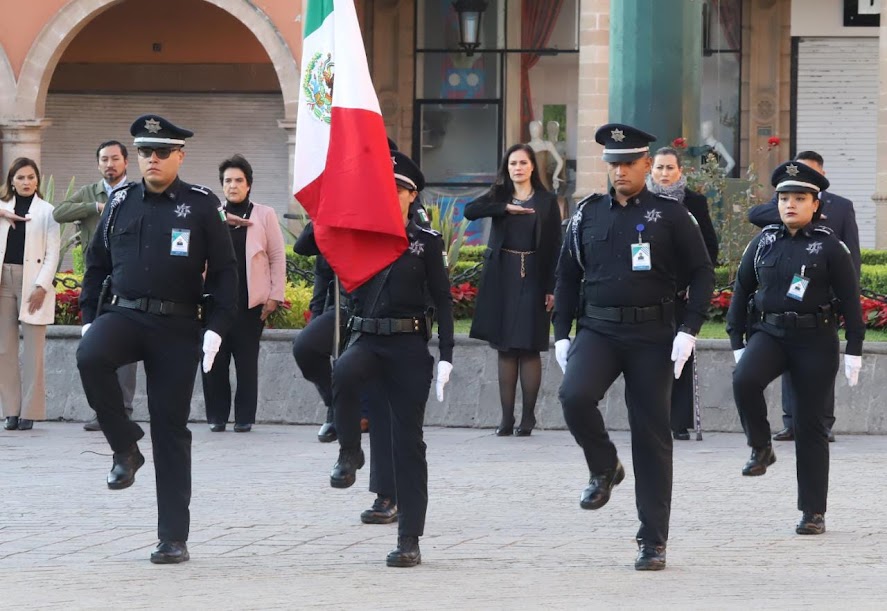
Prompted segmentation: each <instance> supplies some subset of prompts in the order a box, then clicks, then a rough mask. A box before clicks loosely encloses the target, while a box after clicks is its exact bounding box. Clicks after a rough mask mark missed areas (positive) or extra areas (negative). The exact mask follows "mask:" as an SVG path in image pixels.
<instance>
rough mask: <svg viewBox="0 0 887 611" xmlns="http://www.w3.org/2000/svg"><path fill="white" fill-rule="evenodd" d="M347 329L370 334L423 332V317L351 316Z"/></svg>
mask: <svg viewBox="0 0 887 611" xmlns="http://www.w3.org/2000/svg"><path fill="white" fill-rule="evenodd" d="M348 329H349V330H351V331H357V332H359V333H369V334H370V335H395V334H397V333H424V332H425V319H424V318H361V317H360V316H352V317H351V319H350V320H349V321H348Z"/></svg>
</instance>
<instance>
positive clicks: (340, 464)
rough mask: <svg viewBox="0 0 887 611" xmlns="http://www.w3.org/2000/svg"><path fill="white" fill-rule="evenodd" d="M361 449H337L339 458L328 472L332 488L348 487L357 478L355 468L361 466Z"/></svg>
mask: <svg viewBox="0 0 887 611" xmlns="http://www.w3.org/2000/svg"><path fill="white" fill-rule="evenodd" d="M363 463H364V457H363V450H361V449H360V448H358V449H356V450H343V449H340V450H339V460H337V461H336V464H335V465H333V470H332V472H331V473H330V486H332V487H333V488H350V487H351V486H353V485H354V481H355V480H356V479H357V470H358V469H360V468H361V467H362V466H363Z"/></svg>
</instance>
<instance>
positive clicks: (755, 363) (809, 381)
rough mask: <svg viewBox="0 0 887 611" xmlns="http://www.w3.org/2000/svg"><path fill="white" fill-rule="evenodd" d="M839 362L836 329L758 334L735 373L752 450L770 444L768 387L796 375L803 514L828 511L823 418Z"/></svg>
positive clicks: (735, 386) (737, 396) (735, 392)
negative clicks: (787, 376) (777, 379)
mask: <svg viewBox="0 0 887 611" xmlns="http://www.w3.org/2000/svg"><path fill="white" fill-rule="evenodd" d="M838 361H839V344H838V334H837V331H836V330H835V329H834V328H833V327H826V328H819V329H810V330H796V331H791V332H790V333H789V334H788V335H787V337H784V338H780V337H774V336H772V335H770V334H768V333H766V332H765V331H757V332H755V333H754V334H752V336H751V338H750V339H749V341H748V345H747V346H746V348H745V352H744V353H743V354H742V358H741V359H740V360H739V363H738V364H737V365H736V369H734V370H733V397H734V399H735V401H736V407H737V408H738V409H739V419H740V420H741V422H742V428H743V430H744V431H745V436H746V438H747V439H748V445H749V446H751V447H753V448H760V447H764V446H768V445H770V423H769V422H768V421H767V403H766V402H765V401H764V389H766V388H767V385H769V384H770V382H772V381H773V380H775V379H776V378H777V377H778V376H779V375H780V374H782V373H783V372H785V371H788V372H789V373H790V374H791V379H792V381H793V386H794V391H795V395H796V396H797V399H798V403H797V410H796V411H795V414H794V416H795V417H794V431H795V456H796V459H797V473H798V509H800V510H801V511H809V512H813V513H825V510H826V498H827V497H828V470H829V448H828V432H827V431H826V428H825V424H824V421H823V420H824V417H825V413H826V409H827V405H828V396H829V394H830V393H832V392H834V386H835V376H836V375H837V373H838Z"/></svg>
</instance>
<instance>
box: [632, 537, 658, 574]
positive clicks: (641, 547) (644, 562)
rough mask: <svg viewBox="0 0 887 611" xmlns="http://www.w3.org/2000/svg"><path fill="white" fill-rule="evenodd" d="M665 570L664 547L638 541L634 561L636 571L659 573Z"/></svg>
mask: <svg viewBox="0 0 887 611" xmlns="http://www.w3.org/2000/svg"><path fill="white" fill-rule="evenodd" d="M664 568H665V545H656V544H655V543H650V542H648V541H642V540H640V539H638V557H637V559H636V560H635V561H634V570H636V571H661V570H662V569H664Z"/></svg>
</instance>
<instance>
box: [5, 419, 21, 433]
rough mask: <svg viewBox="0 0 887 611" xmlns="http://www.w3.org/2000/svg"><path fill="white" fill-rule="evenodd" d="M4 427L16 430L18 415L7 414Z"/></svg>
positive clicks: (8, 429)
mask: <svg viewBox="0 0 887 611" xmlns="http://www.w3.org/2000/svg"><path fill="white" fill-rule="evenodd" d="M3 428H4V429H6V430H7V431H15V430H17V429H18V416H6V423H5V424H4V425H3Z"/></svg>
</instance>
